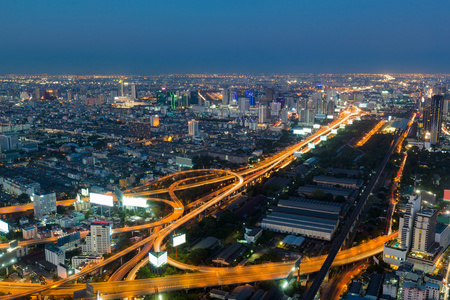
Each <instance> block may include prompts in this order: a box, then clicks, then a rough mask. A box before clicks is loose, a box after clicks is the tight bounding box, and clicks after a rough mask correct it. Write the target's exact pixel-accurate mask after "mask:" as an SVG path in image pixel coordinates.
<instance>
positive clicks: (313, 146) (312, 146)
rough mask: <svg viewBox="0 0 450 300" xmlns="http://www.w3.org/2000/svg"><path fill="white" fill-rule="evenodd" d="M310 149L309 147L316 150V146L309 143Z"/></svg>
mask: <svg viewBox="0 0 450 300" xmlns="http://www.w3.org/2000/svg"><path fill="white" fill-rule="evenodd" d="M308 147H309V149H314V148H316V144H314V143H308Z"/></svg>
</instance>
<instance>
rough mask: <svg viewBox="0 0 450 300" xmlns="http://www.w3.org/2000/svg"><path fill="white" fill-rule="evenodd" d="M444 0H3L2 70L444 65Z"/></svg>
mask: <svg viewBox="0 0 450 300" xmlns="http://www.w3.org/2000/svg"><path fill="white" fill-rule="evenodd" d="M449 11H450V1H448V0H433V1H423V0H422V1H417V0H410V1H406V0H376V1H374V0H370V1H369V0H322V1H314V0H309V1H304V0H296V1H295V0H290V1H287V0H272V1H267V0H260V1H253V0H209V1H206V0H205V1H200V0H160V1H152V0H129V1H126V0H125V1H124V0H122V1H115V0H109V1H103V0H89V1H84V0H77V1H73V0H62V1H61V0H59V1H47V0H41V1H35V0H30V1H21V0H14V1H2V3H1V6H0V74H25V73H28V74H42V73H48V74H144V75H150V74H160V73H200V72H207V73H232V72H236V73H253V72H256V73H271V72H277V73H288V72H293V73H297V72H298V73H300V72H315V73H318V72H335V73H344V72H429V73H431V72H442V73H450V17H448V12H449Z"/></svg>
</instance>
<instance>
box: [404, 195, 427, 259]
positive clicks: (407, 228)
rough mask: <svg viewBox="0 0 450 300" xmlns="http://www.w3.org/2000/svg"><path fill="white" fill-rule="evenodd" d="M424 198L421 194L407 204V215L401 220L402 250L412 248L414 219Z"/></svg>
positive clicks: (413, 197) (411, 198)
mask: <svg viewBox="0 0 450 300" xmlns="http://www.w3.org/2000/svg"><path fill="white" fill-rule="evenodd" d="M421 204H422V198H421V196H420V194H416V195H414V196H410V198H409V200H408V203H406V209H405V214H404V215H403V217H401V218H400V224H399V230H400V232H399V234H400V248H403V249H407V251H409V249H410V247H411V235H412V229H413V223H414V218H415V216H416V214H417V212H418V211H419V210H420V206H421Z"/></svg>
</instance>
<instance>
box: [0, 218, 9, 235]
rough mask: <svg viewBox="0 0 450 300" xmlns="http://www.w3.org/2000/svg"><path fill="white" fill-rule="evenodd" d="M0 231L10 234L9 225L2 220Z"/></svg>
mask: <svg viewBox="0 0 450 300" xmlns="http://www.w3.org/2000/svg"><path fill="white" fill-rule="evenodd" d="M0 231H1V232H4V233H8V232H9V227H8V223H6V222H3V221H2V220H0Z"/></svg>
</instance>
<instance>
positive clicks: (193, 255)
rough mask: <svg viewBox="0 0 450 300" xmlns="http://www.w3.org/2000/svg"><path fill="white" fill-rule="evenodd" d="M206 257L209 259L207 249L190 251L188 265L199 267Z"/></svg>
mask: <svg viewBox="0 0 450 300" xmlns="http://www.w3.org/2000/svg"><path fill="white" fill-rule="evenodd" d="M208 257H209V251H208V249H202V248H198V249H194V250H192V251H191V252H190V253H189V255H188V257H187V259H188V261H189V262H190V263H192V264H194V265H199V264H201V263H202V262H203V261H205V260H206V259H207V258H208Z"/></svg>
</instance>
